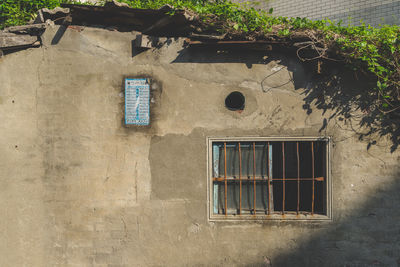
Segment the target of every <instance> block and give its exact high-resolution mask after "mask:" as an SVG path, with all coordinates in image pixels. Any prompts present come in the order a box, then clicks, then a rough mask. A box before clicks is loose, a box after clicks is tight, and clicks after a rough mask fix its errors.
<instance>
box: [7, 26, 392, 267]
mask: <svg viewBox="0 0 400 267" xmlns="http://www.w3.org/2000/svg"><path fill="white" fill-rule="evenodd" d="M56 31H57V28H56V27H54V28H49V29H47V30H46V33H45V34H44V36H43V41H44V46H43V47H41V48H37V49H29V50H25V51H21V52H17V53H13V54H9V55H6V56H5V57H3V58H1V59H0V121H1V124H0V191H1V193H0V213H1V214H2V219H1V220H0V266H267V263H268V262H269V261H272V264H273V266H344V265H346V266H372V265H374V266H375V265H378V266H395V265H396V264H398V263H399V261H400V242H399V238H400V235H399V233H400V226H399V224H398V221H399V219H400V212H399V211H398V210H399V209H398V208H397V206H398V205H399V204H400V195H399V194H398V189H399V187H400V184H399V181H398V178H399V173H400V170H399V166H398V164H399V160H400V153H399V152H398V151H395V152H394V153H390V152H389V148H388V145H389V143H388V142H387V141H386V140H380V141H379V142H378V143H377V145H375V146H372V147H371V148H370V149H369V150H367V149H366V145H367V143H366V142H364V141H360V140H359V138H358V137H359V135H358V134H357V132H359V131H362V130H363V129H362V128H361V129H360V128H357V120H356V118H354V119H351V118H343V117H342V116H341V115H337V116H335V115H333V111H332V110H329V109H328V110H326V111H324V110H322V109H319V108H318V106H319V105H320V104H321V98H318V99H319V100H318V101H316V102H315V101H314V102H312V103H311V104H310V105H309V106H308V104H307V103H306V102H305V101H306V100H305V99H306V98H307V97H309V90H310V88H312V86H313V83H312V79H313V76H312V75H313V74H312V72H311V71H310V69H308V68H307V67H306V66H303V65H301V64H300V63H299V62H298V61H297V59H296V58H291V57H290V56H288V55H285V54H281V53H279V52H274V51H273V52H272V54H270V55H263V56H261V57H260V54H257V53H251V52H249V51H247V52H246V53H239V54H235V55H225V54H224V53H221V54H218V55H216V54H214V53H209V52H202V53H196V52H188V51H187V50H185V49H183V47H182V43H183V41H182V40H170V41H169V42H168V43H167V44H165V45H164V46H163V47H162V48H160V49H156V50H149V51H146V52H143V53H140V54H137V55H135V56H134V57H132V49H131V40H132V39H134V38H135V36H134V35H133V34H132V33H118V32H114V31H107V30H102V29H95V28H84V29H83V31H80V32H79V31H77V30H74V29H68V30H67V31H66V33H65V34H64V36H63V38H62V39H61V40H60V42H59V43H58V44H57V45H51V44H50V43H51V40H52V38H53V36H54V35H55V33H56ZM279 69H281V70H280V71H278V70H279ZM138 75H143V76H148V77H151V78H152V79H153V81H154V84H157V86H156V87H155V88H153V96H154V104H153V105H152V125H151V127H148V128H145V129H138V128H127V127H125V126H124V124H123V122H122V121H123V114H124V113H123V112H124V108H123V107H124V98H123V79H124V77H131V76H132V77H133V76H138ZM331 75H332V76H333V75H337V73H336V74H334V73H333V74H331ZM351 79H353V78H350V80H351ZM357 83H358V84H359V82H357ZM353 84H354V83H353ZM353 87H354V88H355V85H352V86H350V87H349V88H348V89H349V91H346V92H351V90H350V89H352V88H353ZM263 89H264V90H263ZM233 90H240V91H241V92H243V93H244V95H245V96H246V101H247V102H246V103H247V105H246V108H245V110H244V111H243V113H241V114H239V113H236V112H232V111H228V110H227V109H226V108H225V107H224V98H225V96H226V95H227V94H228V93H229V92H231V91H233ZM335 92H337V91H335ZM346 94H347V93H346ZM340 99H342V100H343V101H344V100H345V99H346V98H345V95H343V96H340ZM305 103H306V104H305ZM353 104H354V102H352V103H351V105H353ZM305 108H306V109H305ZM331 115H333V116H332V119H331V120H330V122H329V124H328V125H327V127H323V125H324V124H323V122H324V119H329V117H330V116H331ZM207 136H332V140H333V143H332V155H331V156H332V161H331V164H332V176H331V178H332V184H333V188H332V199H333V202H332V207H333V221H332V222H298V221H294V222H287V221H265V222H251V221H250V222H236V223H233V222H218V223H217V222H214V223H211V222H208V221H207V163H206V153H207V152H206V150H207V147H206V137H207Z"/></svg>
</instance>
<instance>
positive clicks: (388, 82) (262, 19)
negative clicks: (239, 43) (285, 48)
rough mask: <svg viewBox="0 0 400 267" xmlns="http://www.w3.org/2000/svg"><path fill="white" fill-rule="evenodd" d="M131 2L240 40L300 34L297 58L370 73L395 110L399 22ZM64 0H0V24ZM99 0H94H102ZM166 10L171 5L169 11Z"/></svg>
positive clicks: (224, 5) (383, 108)
mask: <svg viewBox="0 0 400 267" xmlns="http://www.w3.org/2000/svg"><path fill="white" fill-rule="evenodd" d="M119 1H120V2H124V3H126V4H128V5H129V6H131V7H133V8H152V9H155V8H160V7H161V6H163V5H166V4H169V5H171V6H173V7H174V8H175V10H178V9H185V10H187V11H189V12H191V13H193V14H194V15H195V16H196V17H197V21H198V27H197V31H199V32H203V33H206V34H211V33H213V34H218V35H223V36H224V38H228V39H229V38H232V39H233V38H235V39H246V40H286V41H291V40H295V39H296V38H297V39H303V40H306V41H305V42H303V45H302V46H300V47H298V52H299V51H301V50H303V49H306V48H307V49H313V50H314V51H315V52H316V53H317V54H316V56H314V57H312V58H305V57H303V56H301V53H298V56H299V58H300V59H301V60H303V61H312V60H314V61H315V62H320V61H322V60H334V61H343V62H345V63H347V64H348V65H350V66H352V68H353V70H354V71H359V72H364V73H370V74H372V75H373V76H374V77H375V86H373V87H372V88H366V89H365V90H368V92H369V93H370V95H373V96H376V101H375V104H374V107H371V109H375V110H378V111H379V112H380V114H381V115H380V116H381V117H382V118H383V117H385V116H387V115H388V114H392V115H393V114H395V115H396V118H398V117H399V112H400V65H399V64H400V38H399V33H400V27H399V26H397V25H393V26H389V25H383V26H381V27H377V28H375V27H372V26H369V25H365V24H362V25H361V26H351V25H346V26H344V25H342V24H341V22H333V21H330V20H328V19H327V20H319V21H311V20H309V19H305V18H285V17H274V16H272V15H271V13H272V10H269V11H263V10H261V9H258V8H256V7H255V6H254V5H253V4H254V2H253V4H251V3H244V4H237V3H232V2H230V1H229V0H119ZM62 2H69V3H71V2H72V1H66V0H33V1H32V0H3V1H2V4H0V23H1V27H3V28H4V27H7V26H11V25H19V24H24V23H27V22H28V21H29V20H30V19H32V18H34V14H35V12H36V11H37V10H38V9H40V8H43V7H47V8H54V7H56V6H59V5H60V4H61V3H62ZM104 3H105V1H98V3H97V4H99V5H102V4H104ZM171 13H172V14H173V13H174V11H172V12H171Z"/></svg>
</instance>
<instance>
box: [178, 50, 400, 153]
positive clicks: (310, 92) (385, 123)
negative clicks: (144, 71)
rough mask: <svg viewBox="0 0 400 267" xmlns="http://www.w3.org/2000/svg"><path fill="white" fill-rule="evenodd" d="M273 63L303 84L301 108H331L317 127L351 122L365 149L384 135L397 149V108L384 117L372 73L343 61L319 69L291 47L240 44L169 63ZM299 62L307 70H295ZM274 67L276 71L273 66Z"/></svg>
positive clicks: (182, 56) (183, 53)
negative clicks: (253, 47) (269, 48)
mask: <svg viewBox="0 0 400 267" xmlns="http://www.w3.org/2000/svg"><path fill="white" fill-rule="evenodd" d="M271 61H276V62H278V63H279V64H280V65H282V66H284V67H286V68H287V69H288V71H290V72H291V73H293V77H292V80H290V81H288V82H292V83H293V85H294V88H295V89H296V90H299V89H303V88H305V94H304V95H305V96H304V105H303V108H304V109H305V110H306V112H307V114H310V113H311V112H312V111H313V110H312V108H311V103H313V106H315V107H316V108H318V109H321V110H323V111H324V113H325V112H326V111H328V110H330V111H333V115H331V116H330V117H329V118H328V119H323V120H322V121H321V125H322V127H321V129H320V131H323V130H325V128H327V126H328V124H329V123H334V121H336V119H337V120H339V121H345V122H346V123H347V124H348V125H351V128H352V130H353V131H354V132H355V133H356V134H357V135H358V136H359V139H360V140H366V141H368V145H367V149H369V148H370V146H371V145H375V144H376V143H377V141H378V139H380V138H382V137H387V138H389V139H390V140H391V147H390V150H391V152H393V151H395V150H396V149H397V148H398V146H399V144H400V109H398V110H396V111H394V112H391V113H389V114H386V115H383V114H382V112H381V111H380V110H379V109H378V108H377V106H376V102H377V98H378V94H377V92H373V91H371V90H366V88H374V87H375V81H374V79H373V78H372V76H368V75H366V74H364V73H362V72H355V71H353V70H352V69H351V68H350V66H348V65H345V64H344V63H336V62H326V61H325V62H323V64H322V65H320V67H318V65H317V62H315V61H313V62H310V61H308V62H306V63H304V62H301V61H300V60H299V59H298V58H297V57H296V52H295V51H294V50H292V49H289V48H282V47H272V52H271V51H266V50H264V51H251V50H247V49H246V53H243V49H241V48H233V49H226V50H223V48H221V47H220V48H211V47H210V48H207V47H202V48H184V49H182V50H181V51H180V52H179V55H178V57H177V58H176V59H175V60H174V61H173V62H172V63H243V64H246V66H247V67H248V68H251V67H252V65H253V64H265V65H266V64H268V63H270V62H271ZM299 64H301V65H302V67H303V69H304V70H305V72H301V73H300V72H299V71H298V68H297V67H298V66H299ZM278 71H280V70H276V72H278ZM276 72H273V73H268V75H266V77H265V78H264V79H263V80H262V81H261V82H260V90H263V91H264V92H266V91H268V90H266V88H265V86H264V82H265V81H266V80H268V78H271V77H272V76H273V75H274V74H275V73H276ZM286 83H287V82H285V83H282V85H280V86H283V85H285V84H286ZM278 87H279V86H278ZM275 88H277V87H275ZM399 105H400V101H399ZM334 119H335V120H334ZM361 127H362V129H361Z"/></svg>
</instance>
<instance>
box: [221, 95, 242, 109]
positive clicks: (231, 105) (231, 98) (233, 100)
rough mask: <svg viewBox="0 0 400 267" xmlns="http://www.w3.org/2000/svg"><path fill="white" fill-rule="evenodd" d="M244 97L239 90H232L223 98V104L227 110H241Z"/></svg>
mask: <svg viewBox="0 0 400 267" xmlns="http://www.w3.org/2000/svg"><path fill="white" fill-rule="evenodd" d="M244 103H245V98H244V95H243V94H242V93H241V92H238V91H234V92H232V93H230V94H229V95H228V96H227V97H226V98H225V106H226V107H227V108H228V109H229V110H243V109H244Z"/></svg>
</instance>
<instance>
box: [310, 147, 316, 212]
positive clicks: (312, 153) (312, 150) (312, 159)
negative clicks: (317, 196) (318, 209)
mask: <svg viewBox="0 0 400 267" xmlns="http://www.w3.org/2000/svg"><path fill="white" fill-rule="evenodd" d="M311 161H312V204H311V214H312V215H313V214H314V193H315V192H314V190H315V189H314V187H315V185H314V184H315V179H314V141H312V142H311Z"/></svg>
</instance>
